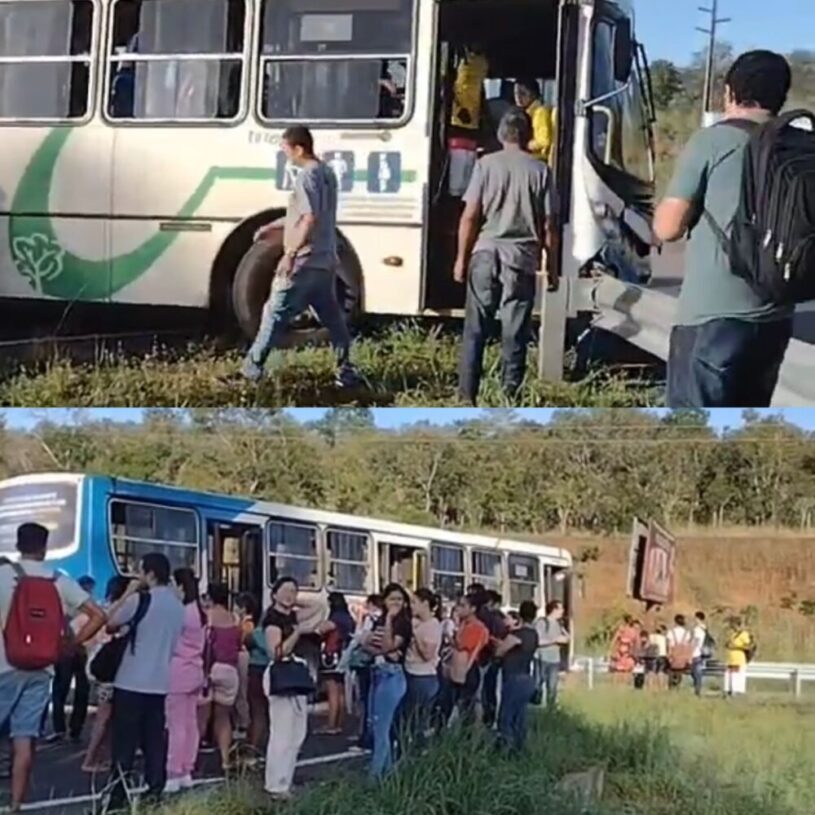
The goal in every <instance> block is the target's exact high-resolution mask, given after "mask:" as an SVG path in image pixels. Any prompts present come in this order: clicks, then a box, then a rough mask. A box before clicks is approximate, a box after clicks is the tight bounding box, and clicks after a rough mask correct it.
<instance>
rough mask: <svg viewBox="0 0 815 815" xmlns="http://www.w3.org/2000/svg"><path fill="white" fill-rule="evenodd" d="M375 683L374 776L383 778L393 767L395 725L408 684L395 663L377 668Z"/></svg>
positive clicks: (373, 707) (373, 722)
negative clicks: (397, 712)
mask: <svg viewBox="0 0 815 815" xmlns="http://www.w3.org/2000/svg"><path fill="white" fill-rule="evenodd" d="M372 679H373V681H372V685H371V695H370V712H371V713H370V715H371V730H372V731H373V736H374V754H373V759H372V760H371V775H372V776H373V777H374V778H382V776H384V775H385V774H386V773H387V772H388V771H389V770H390V769H391V767H393V722H394V719H395V718H396V711H397V710H398V708H399V705H400V704H401V702H402V699H403V698H404V696H405V693H406V692H407V682H406V680H405V671H404V668H402V666H401V665H395V664H393V663H385V664H382V665H375V666H374V669H373V677H372Z"/></svg>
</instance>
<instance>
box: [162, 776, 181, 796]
mask: <svg viewBox="0 0 815 815" xmlns="http://www.w3.org/2000/svg"><path fill="white" fill-rule="evenodd" d="M177 792H181V779H180V778H168V779H167V783H166V784H165V785H164V794H165V795H175V794H176V793H177Z"/></svg>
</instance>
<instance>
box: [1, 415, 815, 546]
mask: <svg viewBox="0 0 815 815" xmlns="http://www.w3.org/2000/svg"><path fill="white" fill-rule="evenodd" d="M78 415H79V416H80V417H82V414H81V413H80V414H78ZM745 418H746V424H745V425H744V427H742V428H739V429H734V430H729V431H727V432H725V433H724V434H722V435H721V436H720V435H717V434H716V432H715V431H714V430H713V429H712V428H711V427H710V425H709V423H708V416H707V414H706V413H705V412H704V411H674V412H669V413H667V414H665V415H664V416H663V417H659V416H658V415H656V414H654V413H652V412H649V411H643V410H626V411H617V410H593V411H591V410H590V411H580V410H562V411H557V412H555V414H554V418H553V419H552V421H551V422H549V423H547V424H539V423H535V422H530V421H525V420H520V419H519V418H518V416H517V415H516V414H514V413H513V412H512V411H507V410H503V411H502V410H498V411H485V412H484V413H483V414H482V417H481V418H479V419H478V420H476V421H467V422H461V423H459V424H456V425H454V426H432V425H428V424H417V425H413V426H408V427H405V428H402V429H399V430H390V431H389V430H378V429H376V428H375V427H374V425H373V417H372V414H371V412H370V411H369V410H368V409H365V408H354V409H348V408H338V409H334V410H332V411H330V412H329V413H328V415H327V417H326V418H324V419H322V420H321V421H319V422H317V423H313V424H307V425H301V424H298V423H297V422H296V421H294V420H293V419H292V418H291V417H290V416H289V415H288V414H285V413H282V412H277V411H267V410H240V409H227V410H203V409H194V410H188V411H182V410H179V411H167V410H152V411H149V412H148V413H147V418H146V421H145V422H144V423H143V424H139V425H111V424H109V423H100V422H97V421H93V420H91V419H90V418H88V419H87V421H80V422H79V423H78V424H77V425H75V426H66V425H57V424H51V423H48V422H47V421H44V422H43V423H42V424H41V425H40V426H39V427H38V428H37V429H36V430H35V431H34V432H33V433H31V434H25V435H20V434H18V433H12V432H11V431H6V433H5V437H4V444H3V456H2V468H3V470H4V471H5V472H6V473H11V472H24V471H29V470H32V469H43V468H45V469H48V468H50V469H55V468H56V469H65V470H78V471H98V472H105V473H111V474H116V475H122V476H129V477H133V478H144V479H151V480H155V481H162V482H167V483H171V484H180V485H185V486H188V487H192V488H199V489H209V490H215V491H223V492H230V493H237V494H245V495H253V496H258V497H266V498H270V499H274V500H277V501H282V502H290V503H299V504H304V505H307V506H318V507H322V508H332V509H337V510H340V511H345V512H362V513H366V514H369V515H383V516H390V517H393V518H396V519H400V520H405V521H421V522H428V523H432V524H438V525H441V526H451V527H459V528H468V529H495V530H501V531H504V532H515V533H525V534H529V533H533V534H534V533H538V534H539V533H544V532H548V531H550V530H552V529H556V530H558V531H559V532H560V533H563V534H565V533H568V532H574V531H578V532H580V531H585V532H597V533H609V532H614V531H620V530H621V531H624V532H627V531H628V530H630V527H631V518H632V516H633V515H641V516H643V517H654V518H657V519H660V520H661V521H663V522H664V523H666V524H667V525H668V526H669V527H680V526H681V527H685V526H694V525H700V526H703V525H708V524H714V525H719V526H722V525H735V524H738V525H747V526H767V525H771V526H776V527H782V526H787V527H792V528H796V529H804V530H809V529H811V528H812V525H813V523H814V522H815V436H813V434H811V433H808V432H807V431H804V430H802V429H800V428H799V427H797V426H795V425H792V424H789V423H786V422H784V421H783V419H781V418H779V417H771V418H766V417H763V416H762V415H761V414H758V413H756V412H750V411H748V412H746V414H745Z"/></svg>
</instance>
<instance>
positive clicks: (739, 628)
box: [724, 617, 754, 696]
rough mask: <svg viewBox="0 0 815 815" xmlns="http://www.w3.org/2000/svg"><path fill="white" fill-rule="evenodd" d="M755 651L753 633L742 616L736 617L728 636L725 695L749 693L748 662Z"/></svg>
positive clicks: (732, 621)
mask: <svg viewBox="0 0 815 815" xmlns="http://www.w3.org/2000/svg"><path fill="white" fill-rule="evenodd" d="M753 651H754V643H753V635H752V634H751V633H750V632H749V631H748V630H747V629H746V628H745V627H744V625H742V621H741V619H740V618H738V617H734V618H733V619H732V620H731V623H730V632H729V634H728V637H727V670H726V671H725V675H724V692H725V695H727V696H736V695H740V694H744V693H747V663H748V662H749V661H750V659H751V658H752V653H753Z"/></svg>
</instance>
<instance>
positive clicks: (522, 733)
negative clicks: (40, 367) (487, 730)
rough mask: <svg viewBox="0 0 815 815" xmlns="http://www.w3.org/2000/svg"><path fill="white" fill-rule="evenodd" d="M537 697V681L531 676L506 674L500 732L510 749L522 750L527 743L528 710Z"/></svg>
mask: <svg viewBox="0 0 815 815" xmlns="http://www.w3.org/2000/svg"><path fill="white" fill-rule="evenodd" d="M534 695H535V680H534V679H533V678H532V677H531V676H530V675H529V674H509V675H507V674H506V673H504V675H503V679H502V684H501V708H500V709H499V711H498V732H499V733H500V734H501V741H502V742H503V743H504V744H505V745H506V746H507V747H509V748H511V749H514V750H521V749H522V748H523V746H524V744H525V743H526V723H527V708H528V707H529V704H530V703H531V701H532V697H533V696H534Z"/></svg>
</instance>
